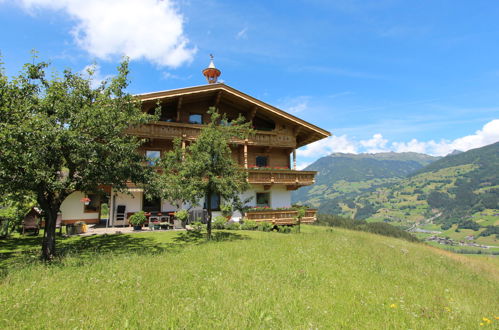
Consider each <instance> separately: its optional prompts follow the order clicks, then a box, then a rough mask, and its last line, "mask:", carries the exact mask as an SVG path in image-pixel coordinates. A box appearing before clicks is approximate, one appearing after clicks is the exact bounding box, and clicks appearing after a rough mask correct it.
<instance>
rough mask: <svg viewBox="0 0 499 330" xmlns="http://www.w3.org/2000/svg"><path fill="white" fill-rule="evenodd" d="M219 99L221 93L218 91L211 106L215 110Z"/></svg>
mask: <svg viewBox="0 0 499 330" xmlns="http://www.w3.org/2000/svg"><path fill="white" fill-rule="evenodd" d="M221 98H222V91H221V90H219V91H218V93H217V94H216V96H215V100H214V101H213V106H214V107H215V108H217V107H218V105H219V104H220V99H221Z"/></svg>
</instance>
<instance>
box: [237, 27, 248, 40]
mask: <svg viewBox="0 0 499 330" xmlns="http://www.w3.org/2000/svg"><path fill="white" fill-rule="evenodd" d="M247 37H248V28H247V27H245V28H244V29H242V30H241V31H239V32H238V33H237V34H236V39H238V40H239V39H246V38H247Z"/></svg>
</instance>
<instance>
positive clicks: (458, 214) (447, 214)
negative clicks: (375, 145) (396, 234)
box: [350, 143, 499, 251]
mask: <svg viewBox="0 0 499 330" xmlns="http://www.w3.org/2000/svg"><path fill="white" fill-rule="evenodd" d="M498 169H499V143H495V144H492V145H489V146H486V147H483V148H478V149H474V150H470V151H467V152H463V153H459V154H455V155H450V156H447V157H444V158H442V159H440V160H438V161H435V162H433V163H431V164H429V165H428V166H426V167H424V168H422V169H420V170H419V171H417V172H416V173H414V174H412V175H410V176H409V177H408V178H406V179H402V180H399V181H397V182H395V183H393V184H392V185H390V186H385V187H380V188H377V189H376V191H372V192H367V193H361V194H358V195H357V196H355V198H354V204H355V207H354V208H352V209H351V211H350V214H351V215H353V216H355V218H358V219H368V220H369V221H384V222H390V223H393V224H397V225H400V226H403V227H405V228H408V227H413V228H412V230H416V231H421V230H423V231H424V230H430V231H435V232H440V233H438V234H439V235H440V236H442V237H449V238H451V239H452V240H454V241H456V242H460V241H468V243H476V244H480V245H487V246H495V247H496V248H493V249H492V250H495V251H499V241H498V234H499V170H498ZM433 234H435V233H426V234H422V233H421V234H420V236H421V237H425V236H426V237H429V236H432V235H433ZM453 248H454V249H458V248H456V247H453ZM467 248H468V247H467ZM476 249H479V248H478V247H477V248H475V250H476Z"/></svg>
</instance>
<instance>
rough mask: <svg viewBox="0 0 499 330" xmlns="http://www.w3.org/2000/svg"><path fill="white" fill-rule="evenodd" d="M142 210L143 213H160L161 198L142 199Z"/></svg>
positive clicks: (144, 197)
mask: <svg viewBox="0 0 499 330" xmlns="http://www.w3.org/2000/svg"><path fill="white" fill-rule="evenodd" d="M142 210H143V211H144V212H161V198H152V199H147V198H146V196H145V195H144V196H143V197H142Z"/></svg>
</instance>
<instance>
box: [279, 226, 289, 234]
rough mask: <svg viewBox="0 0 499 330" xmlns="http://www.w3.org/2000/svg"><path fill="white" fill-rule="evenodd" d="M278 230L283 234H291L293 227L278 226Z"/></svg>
mask: <svg viewBox="0 0 499 330" xmlns="http://www.w3.org/2000/svg"><path fill="white" fill-rule="evenodd" d="M277 231H278V232H280V233H283V234H289V233H291V232H292V231H293V229H292V227H291V226H277Z"/></svg>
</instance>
